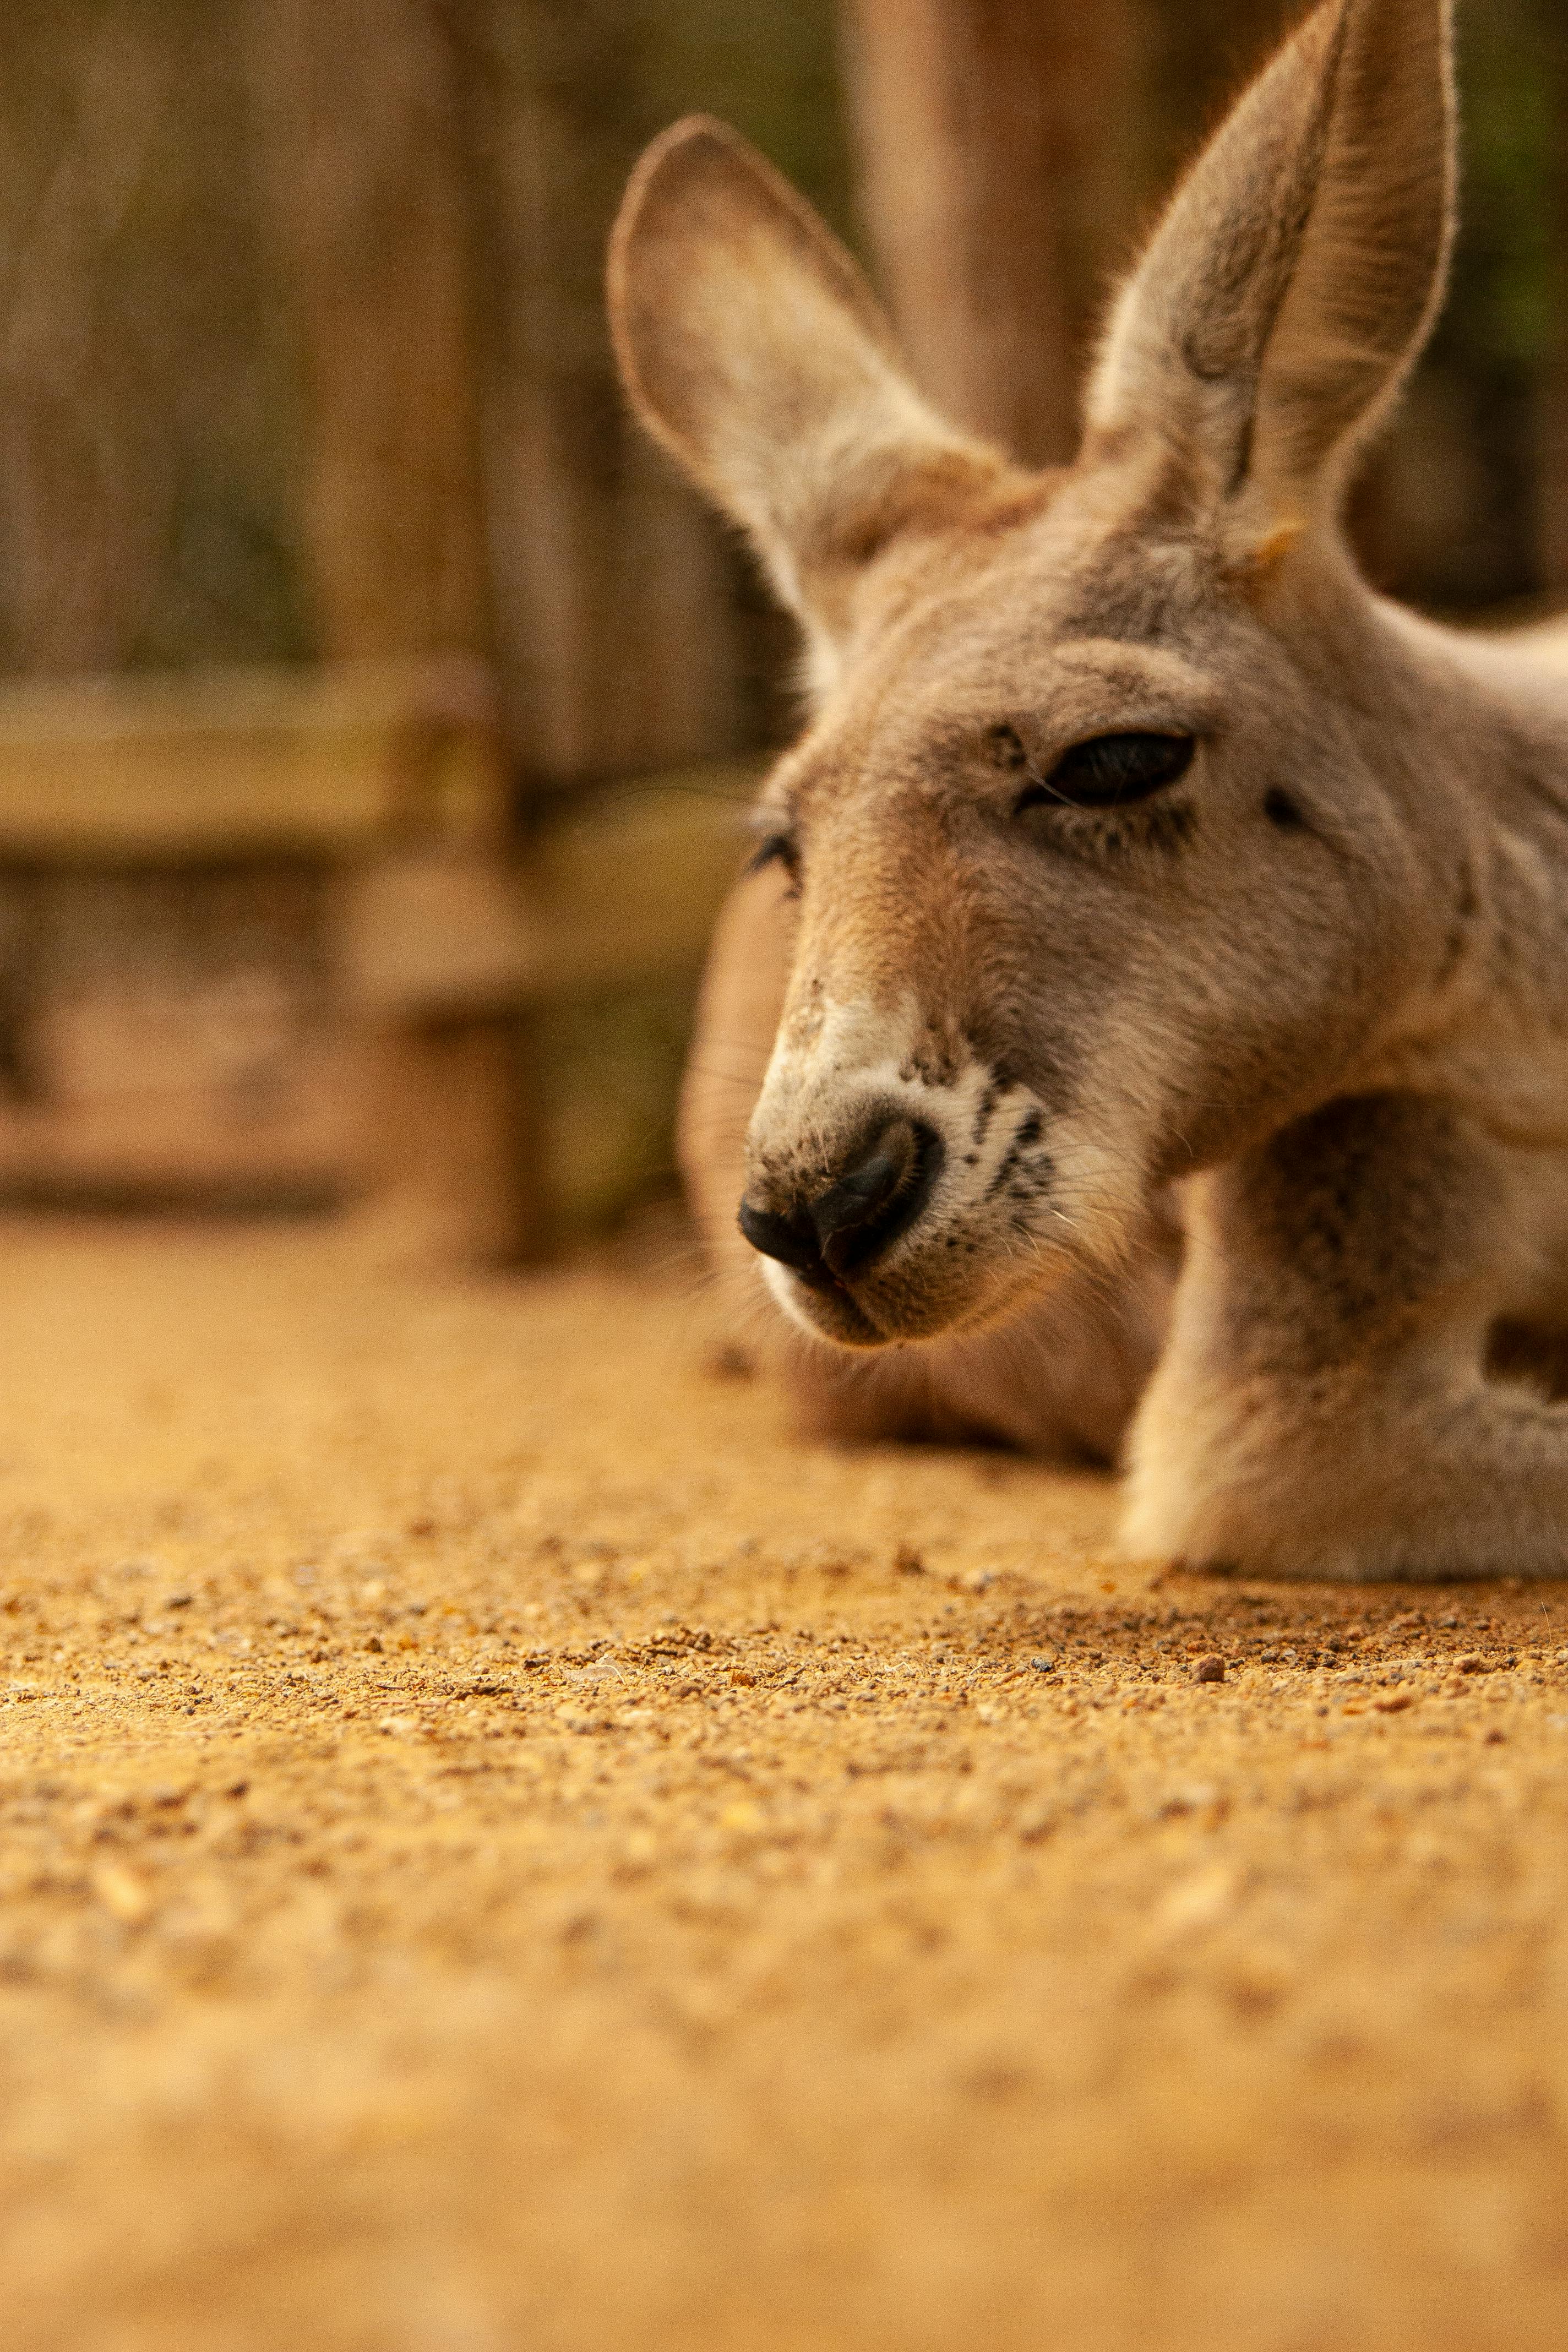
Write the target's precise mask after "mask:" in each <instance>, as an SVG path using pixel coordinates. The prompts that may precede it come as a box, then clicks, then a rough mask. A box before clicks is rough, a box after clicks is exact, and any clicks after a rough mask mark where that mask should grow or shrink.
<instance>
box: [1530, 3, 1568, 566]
mask: <svg viewBox="0 0 1568 2352" xmlns="http://www.w3.org/2000/svg"><path fill="white" fill-rule="evenodd" d="M1532 13H1533V15H1534V16H1535V18H1536V20H1537V21H1536V31H1537V34H1538V37H1539V38H1540V42H1541V49H1542V64H1543V66H1544V68H1545V73H1546V78H1547V86H1548V89H1549V92H1550V102H1551V106H1552V149H1551V174H1550V190H1549V203H1550V206H1551V229H1550V231H1549V234H1548V239H1547V254H1548V263H1547V268H1548V273H1549V284H1550V289H1551V290H1550V299H1551V305H1552V312H1551V321H1550V329H1549V340H1548V346H1547V355H1546V366H1545V370H1544V372H1543V376H1542V383H1541V389H1540V394H1539V402H1540V406H1539V420H1540V421H1539V427H1538V439H1537V446H1536V461H1537V481H1536V514H1537V532H1536V544H1537V550H1538V553H1539V560H1540V565H1541V584H1542V588H1543V589H1546V590H1548V591H1549V592H1552V593H1556V594H1559V595H1561V594H1562V593H1563V592H1564V591H1565V590H1568V25H1564V23H1563V12H1562V9H1561V7H1560V6H1559V5H1558V0H1546V5H1542V6H1541V7H1539V8H1537V9H1536V10H1535V11H1533V12H1532Z"/></svg>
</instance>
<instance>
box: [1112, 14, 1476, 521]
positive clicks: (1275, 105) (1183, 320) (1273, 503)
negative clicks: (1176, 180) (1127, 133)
mask: <svg viewBox="0 0 1568 2352" xmlns="http://www.w3.org/2000/svg"><path fill="white" fill-rule="evenodd" d="M1451 16H1452V6H1451V0H1328V5H1324V6H1321V7H1320V8H1318V9H1317V10H1316V11H1315V12H1314V14H1313V15H1312V16H1310V17H1308V19H1307V21H1306V23H1305V24H1304V25H1303V26H1301V27H1300V30H1299V31H1298V32H1297V34H1296V35H1295V37H1294V38H1293V39H1291V40H1290V41H1289V42H1288V43H1287V44H1286V46H1285V47H1284V48H1283V49H1282V50H1281V51H1280V52H1279V55H1278V56H1277V57H1276V58H1275V59H1274V61H1273V63H1272V64H1271V65H1270V66H1269V67H1268V68H1267V69H1266V71H1265V72H1264V73H1263V75H1262V76H1261V78H1260V79H1258V81H1257V82H1255V83H1254V84H1253V86H1252V88H1251V89H1249V90H1248V91H1247V95H1246V96H1245V97H1244V98H1243V99H1242V100H1241V102H1240V104H1239V105H1238V106H1237V109H1236V110H1235V112H1234V113H1233V114H1232V115H1231V117H1230V119H1229V121H1227V122H1226V124H1225V125H1224V127H1223V128H1222V129H1221V131H1219V133H1218V135H1217V136H1216V137H1215V140H1214V141H1213V142H1212V143H1211V145H1210V146H1209V147H1208V149H1207V150H1206V152H1205V153H1204V154H1203V156H1202V157H1201V158H1200V159H1199V161H1198V163H1197V164H1196V165H1195V167H1194V170H1193V172H1192V173H1191V175H1190V176H1189V178H1188V179H1187V181H1186V182H1185V184H1184V186H1183V187H1182V188H1181V189H1180V190H1179V191H1178V193H1177V195H1176V197H1175V200H1174V202H1173V205H1172V206H1171V209H1170V211H1169V212H1168V214H1167V215H1166V216H1165V219H1164V221H1163V224H1162V225H1161V226H1160V228H1159V229H1158V231H1157V232H1156V234H1155V236H1154V240H1153V243H1152V246H1151V247H1150V248H1149V251H1148V253H1147V254H1146V256H1145V257H1144V259H1143V262H1142V266H1141V268H1139V269H1138V271H1137V272H1136V274H1135V275H1134V277H1133V278H1132V279H1131V283H1130V285H1129V286H1128V287H1127V289H1125V291H1124V293H1123V295H1122V297H1121V301H1120V303H1119V305H1118V307H1117V309H1116V310H1115V312H1114V314H1113V317H1112V320H1111V323H1110V331H1109V333H1108V336H1107V338H1106V341H1105V346H1104V349H1103V351H1102V353H1101V356H1100V363H1099V367H1098V369H1097V372H1096V374H1095V376H1094V380H1093V383H1092V384H1091V387H1090V394H1089V445H1088V454H1089V455H1092V454H1093V451H1094V448H1095V446H1096V445H1097V444H1098V445H1099V446H1107V445H1108V444H1109V445H1110V446H1115V444H1116V443H1118V442H1120V441H1121V440H1122V439H1123V438H1124V437H1125V436H1128V435H1130V434H1131V435H1138V434H1141V433H1152V434H1157V435H1159V436H1162V437H1163V439H1164V440H1165V441H1166V442H1167V443H1170V444H1173V445H1174V446H1176V447H1177V448H1178V449H1179V450H1180V451H1181V453H1182V455H1183V457H1184V459H1185V460H1186V461H1187V462H1188V464H1189V465H1190V467H1191V469H1192V470H1193V471H1194V473H1195V474H1196V476H1197V480H1196V483H1195V485H1194V487H1195V488H1196V489H1197V491H1198V494H1199V496H1200V497H1201V498H1203V499H1205V502H1207V501H1213V502H1217V503H1218V504H1220V505H1221V506H1222V507H1223V508H1225V509H1228V516H1227V519H1228V520H1231V521H1232V523H1233V525H1234V527H1235V529H1236V530H1237V533H1238V535H1239V536H1240V537H1241V538H1242V539H1243V540H1246V539H1247V538H1252V539H1253V540H1254V541H1255V543H1257V542H1261V541H1266V540H1268V539H1271V538H1273V539H1276V540H1278V539H1279V535H1280V534H1281V532H1283V533H1285V534H1289V533H1290V532H1291V531H1293V530H1295V529H1296V528H1298V527H1300V526H1304V525H1305V524H1307V523H1308V522H1309V521H1310V520H1314V519H1322V518H1325V517H1329V516H1331V515H1332V514H1334V513H1335V512H1336V511H1337V509H1338V506H1339V503H1340V500H1341V499H1342V495H1343V491H1344V488H1345V484H1346V481H1347V479H1348V477H1349V474H1350V470H1351V467H1352V462H1353V459H1354V457H1355V455H1356V452H1357V450H1358V449H1359V447H1360V446H1361V445H1362V444H1363V441H1364V439H1365V437H1366V436H1367V435H1368V434H1369V433H1370V432H1371V431H1372V430H1373V427H1374V426H1375V425H1376V424H1377V423H1378V421H1379V420H1380V418H1381V417H1382V416H1383V415H1384V413H1385V412H1386V410H1387V409H1388V407H1389V405H1390V404H1391V403H1392V401H1393V398H1394V394H1395V393H1396V392H1397V390H1398V387H1399V384H1400V382H1401V380H1402V378H1403V377H1404V375H1405V372H1406V371H1407V369H1408V368H1409V367H1410V366H1411V364H1412V362H1414V361H1415V358H1416V356H1417V354H1418V353H1419V352H1420V350H1421V347H1422V344H1423V343H1424V342H1425V341H1426V335H1427V332H1428V331H1429V329H1430V326H1431V323H1432V320H1433V319H1434V317H1435V315H1436V310H1437V306H1438V302H1439V299H1440V297H1441V294H1442V290H1443V284H1444V279H1445V277H1446V274H1447V259H1448V250H1449V246H1450V244H1451V241H1452V234H1453V218H1454V182H1455V161H1454V97H1453V61H1452V39H1451Z"/></svg>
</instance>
